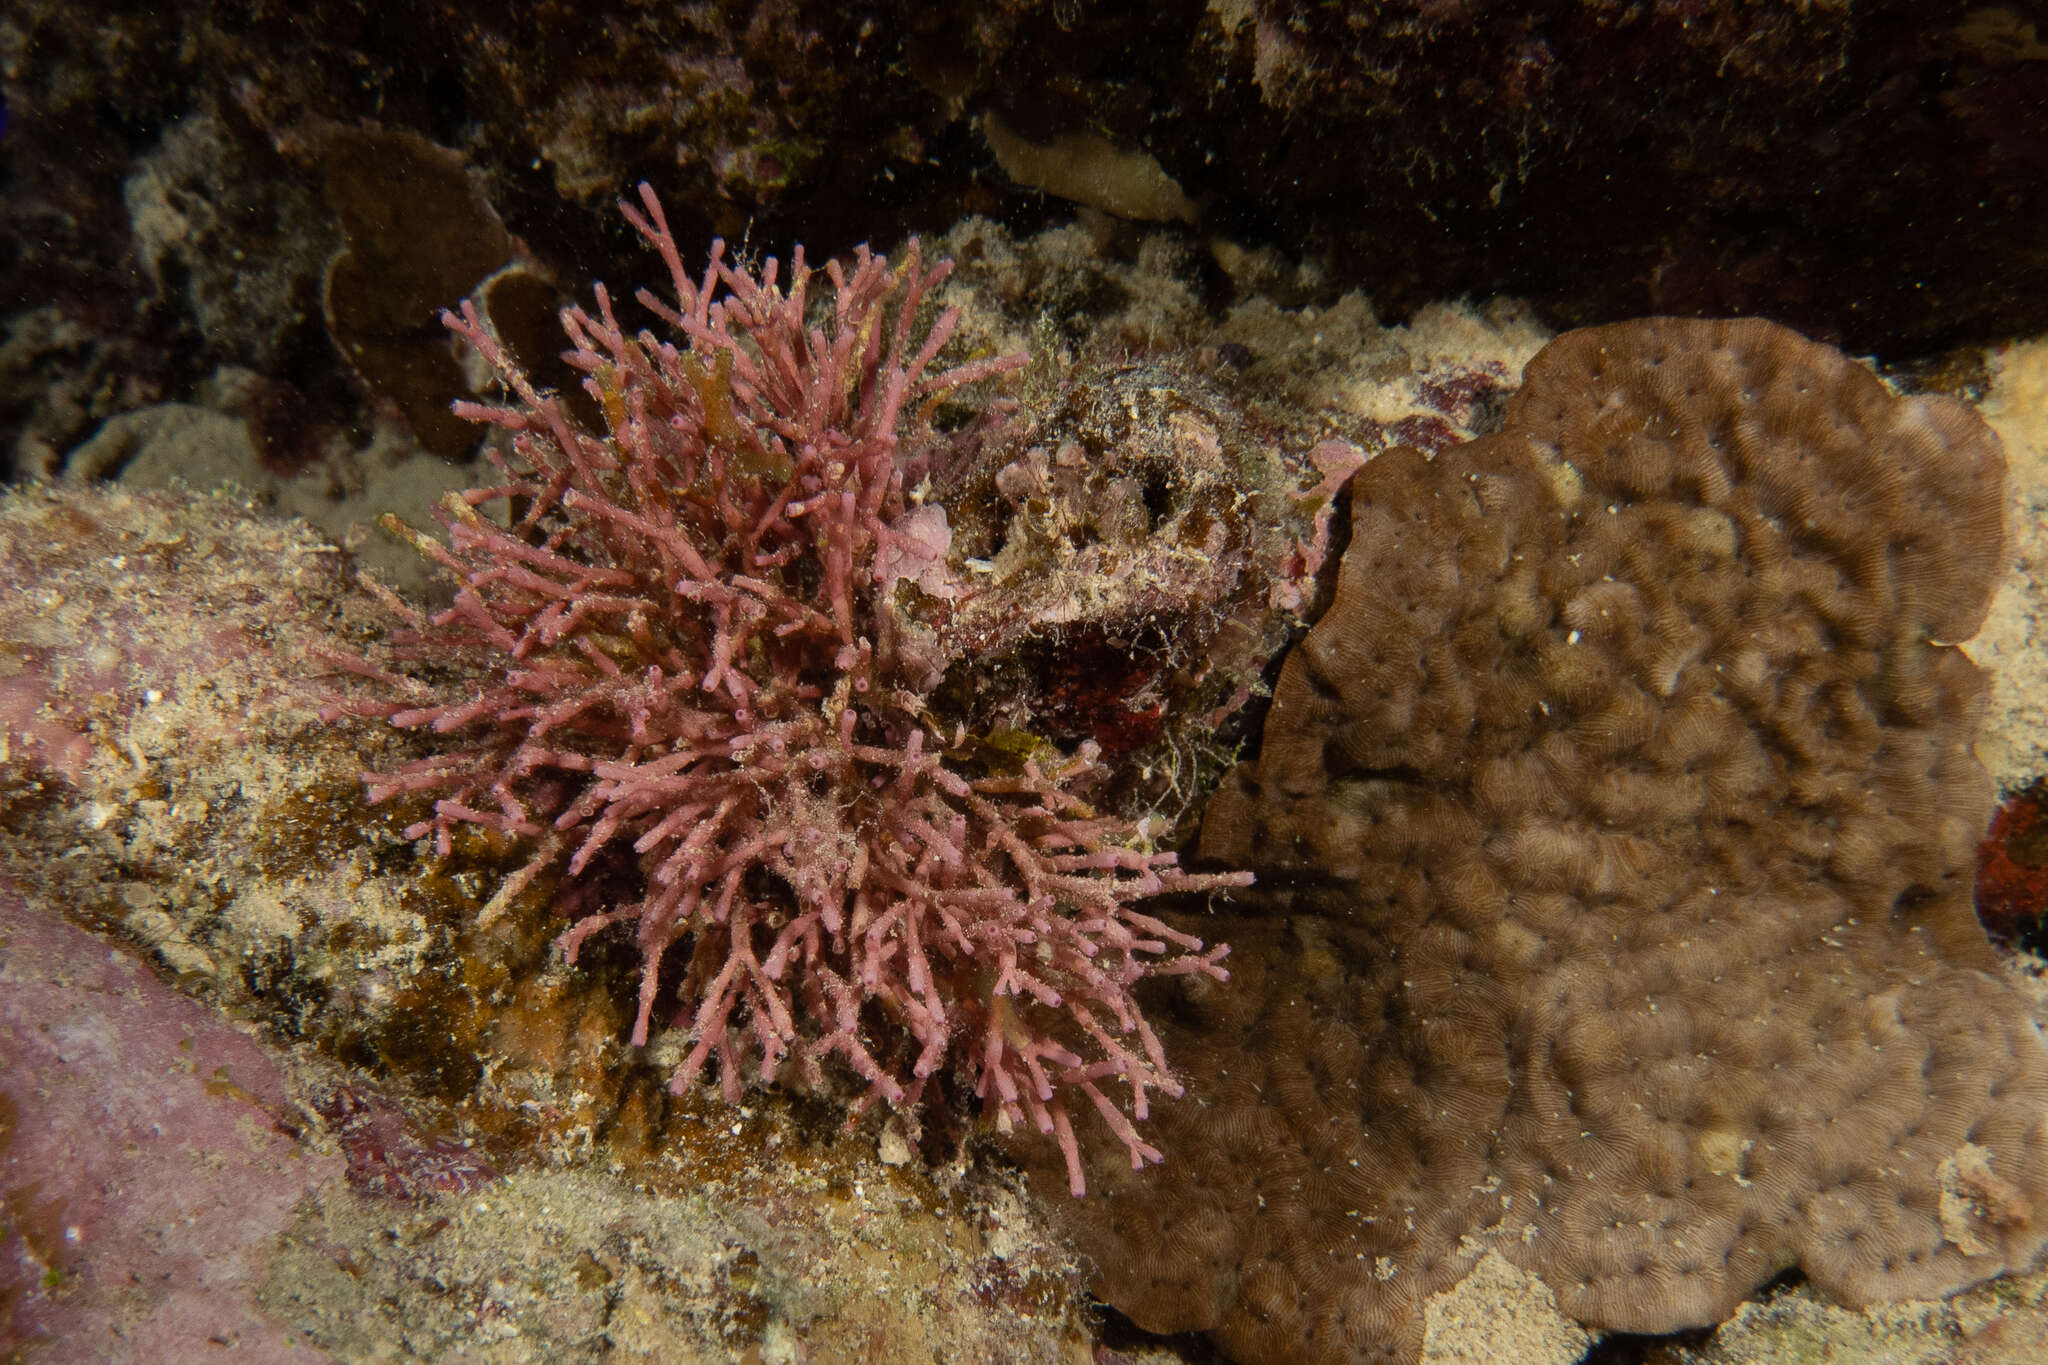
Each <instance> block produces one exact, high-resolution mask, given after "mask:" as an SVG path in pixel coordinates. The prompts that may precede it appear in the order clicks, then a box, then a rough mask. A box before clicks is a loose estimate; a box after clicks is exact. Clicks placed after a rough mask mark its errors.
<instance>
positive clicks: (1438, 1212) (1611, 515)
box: [1069, 320, 2048, 1361]
mask: <svg viewBox="0 0 2048 1365" xmlns="http://www.w3.org/2000/svg"><path fill="white" fill-rule="evenodd" d="M2003 474H2004V458H2003V454H2002V452H2001V450H2000V448H1999V446H1998V443H1997V441H1996V439H1995V437H1993V436H1992V435H1991V434H1990V433H1989V432H1988V431H1987V430H1986V429H1985V428H1984V427H1983V425H1982V423H1981V422H1980V421H1979V420H1978V419H1977V418H1976V417H1975V416H1974V415H1973V414H1971V413H1970V412H1969V411H1968V410H1967V409H1965V408H1963V407H1962V406H1961V405H1960V404H1957V403H1955V402H1953V401H1951V400H1948V399H1945V398H1910V399H1899V398H1895V397H1893V396H1892V395H1891V394H1890V393H1889V392H1888V391H1887V390H1886V389H1885V388H1884V386H1883V385H1882V384H1881V383H1880V382H1879V381H1878V380H1877V379H1876V378H1875V377H1874V376H1873V375H1872V374H1871V373H1870V372H1869V371H1868V370H1866V369H1864V368H1863V367H1861V366H1860V365H1858V364H1856V363H1854V362H1852V361H1849V360H1848V359H1846V358H1844V357H1843V356H1841V355H1839V354H1838V353H1836V352H1834V351H1832V350H1829V349H1827V348H1825V347H1822V346H1818V345H1815V344H1813V343H1810V342H1808V341H1806V340H1804V339H1802V338H1800V337H1798V336H1797V335H1796V334H1794V333H1791V332H1789V331H1787V330H1785V329H1783V328H1780V327H1777V326H1775V325H1772V324H1768V323H1764V322H1760V321H1741V322H1724V323H1702V322H1687V321H1673V320H1651V321H1646V322H1641V323H1633V324H1625V325H1622V326H1617V327H1608V328H1601V329H1593V330H1588V331H1582V332H1575V333H1570V334H1568V335H1566V336H1564V337H1561V338H1559V339H1558V340H1557V341H1556V342H1554V343H1552V344H1551V345H1550V346H1548V347H1547V348H1545V350H1544V351H1543V352H1542V353H1541V354H1540V355H1539V356H1538V357H1537V358H1536V359H1535V360H1534V361H1533V362H1532V363H1531V364H1530V365H1529V367H1528V370H1527V374H1526V377H1525V384H1524V387H1523V388H1522V390H1521V391H1520V392H1519V394H1518V395H1517V396H1516V397H1515V398H1514V399H1513V400H1512V401H1511V402H1510V404H1509V406H1508V409H1507V412H1506V422H1505V426H1504V428H1503V430H1502V431H1501V432H1500V433H1499V434H1498V435H1496V436H1493V437H1489V438H1486V439H1482V440H1479V441H1475V442H1473V443H1471V444H1468V445H1464V446H1460V447H1455V448H1452V449H1450V450H1447V451H1445V452H1443V453H1441V454H1439V455H1438V456H1436V457H1435V458H1434V459H1433V460H1432V459H1428V458H1425V457H1424V456H1422V455H1421V454H1420V453H1418V452H1416V451H1413V450H1401V449H1397V450H1394V451H1390V452H1388V453H1387V454H1385V455H1382V456H1379V457H1378V458H1376V459H1374V460H1373V461H1372V462H1370V463H1369V464H1368V465H1366V466H1365V468H1364V469H1363V470H1362V471H1361V472H1360V473H1359V474H1358V475H1357V477H1356V478H1355V480H1354V482H1353V489H1352V502H1351V528H1350V543H1349V547H1348V549H1347V550H1346V551H1345V553H1344V556H1343V559H1342V561H1341V565H1340V568H1339V571H1338V581H1337V586H1336V593H1335V598H1334V603H1333V605H1332V606H1331V608H1330V609H1329V611H1328V612H1327V614H1326V615H1325V616H1324V617H1323V619H1322V620H1321V621H1320V623H1319V624H1318V625H1317V626H1316V627H1315V628H1314V630H1313V631H1311V633H1310V634H1309V636H1308V637H1307V639H1306V640H1305V641H1304V642H1303V643H1302V645H1301V646H1299V647H1298V648H1297V649H1296V650H1295V651H1294V653H1293V654H1292V655H1291V656H1290V657H1289V659H1288V661H1287V663H1286V666H1285V669H1284V671H1283V673H1282V676H1281V679H1280V683H1279V685H1278V687H1277V689H1276V695H1275V699H1274V703H1273V708H1272V711H1271V713H1270V714H1269V717H1268V719H1267V723H1266V730H1265V737H1264V744H1263V749H1262V752H1261V753H1260V755H1259V757H1258V758H1257V760H1256V761H1254V762H1252V763H1248V764H1245V765H1243V766H1242V767H1240V768H1239V769H1238V770H1237V772H1236V774H1235V776H1234V779H1233V780H1232V781H1231V782H1229V783H1227V784H1226V786H1225V788H1224V789H1223V790H1222V791H1221V792H1220V793H1219V794H1218V795H1217V796H1216V797H1215V798H1214V800H1213V801H1212V804H1211V806H1210V808H1209V810H1208V812H1207V815H1206V819H1205V824H1204V828H1203V836H1202V852H1203V853H1204V854H1205V855H1206V856H1209V857H1213V858H1218V859H1222V860H1225V861H1227V862H1230V863H1232V864H1235V865H1239V866H1251V867H1253V868H1256V869H1257V870H1258V874H1259V878H1260V882H1261V888H1262V889H1261V890H1260V891H1258V892H1255V893H1252V894H1253V895H1254V896H1257V897H1258V898H1259V899H1257V900H1255V901H1254V900H1248V901H1247V906H1246V913H1245V914H1244V915H1243V916H1242V917H1233V918H1227V919H1225V920H1224V924H1225V926H1226V927H1225V928H1224V929H1223V932H1224V933H1225V934H1226V935H1227V936H1228V937H1229V938H1231V939H1232V941H1233V942H1234V943H1236V944H1237V946H1238V951H1237V955H1236V957H1235V958H1234V959H1233V962H1234V965H1236V967H1237V970H1236V971H1235V972H1234V974H1233V979H1232V980H1231V981H1230V982H1229V983H1228V985H1227V986H1221V987H1219V986H1216V985H1215V984H1214V983H1207V982H1199V981H1190V982H1187V983H1174V984H1173V985H1171V986H1168V987H1164V988H1162V990H1161V994H1162V995H1170V996H1171V998H1170V999H1158V1000H1154V1001H1153V1005H1154V1007H1155V1014H1156V1015H1157V1016H1159V1017H1163V1018H1168V1019H1170V1020H1172V1023H1171V1025H1170V1026H1169V1027H1166V1028H1164V1029H1162V1034H1163V1036H1164V1037H1165V1038H1166V1041H1167V1045H1168V1046H1169V1047H1170V1048H1172V1049H1174V1051H1175V1055H1176V1056H1177V1057H1180V1058H1182V1059H1184V1061H1185V1063H1186V1065H1188V1067H1189V1068H1190V1069H1191V1071H1193V1072H1195V1073H1196V1074H1199V1075H1200V1076H1202V1078H1203V1081H1204V1083H1203V1085H1202V1086H1201V1087H1200V1088H1199V1090H1192V1091H1191V1092H1190V1095H1189V1096H1188V1097H1187V1098H1185V1099H1183V1100H1180V1101H1178V1102H1175V1103H1172V1104H1169V1105H1165V1106H1163V1107H1162V1110H1161V1112H1160V1113H1159V1115H1158V1120H1157V1124H1156V1129H1155V1131H1156V1132H1157V1133H1158V1135H1159V1136H1158V1141H1159V1145H1160V1146H1161V1148H1162V1149H1163V1150H1164V1151H1165V1152H1166V1153H1167V1156H1168V1160H1167V1162H1166V1164H1165V1165H1164V1166H1163V1167H1162V1168H1161V1169H1160V1170H1158V1171H1155V1172H1152V1173H1150V1175H1148V1177H1147V1178H1146V1179H1144V1180H1142V1181H1137V1180H1132V1179H1130V1178H1129V1177H1128V1176H1127V1175H1125V1174H1123V1173H1119V1172H1110V1171H1107V1170H1104V1171H1102V1172H1101V1173H1100V1177H1099V1185H1100V1194H1101V1197H1099V1198H1094V1199H1090V1200H1088V1201H1086V1202H1084V1203H1077V1204H1075V1205H1073V1206H1072V1208H1071V1209H1070V1210H1069V1216H1070V1219H1071V1221H1072V1222H1073V1224H1074V1226H1075V1229H1076V1232H1077V1234H1078V1236H1079V1238H1080V1240H1081V1243H1082V1245H1083V1248H1084V1250H1086V1251H1087V1252H1088V1253H1089V1254H1091V1255H1092V1256H1093V1257H1094V1259H1095V1261H1096V1264H1097V1268H1098V1275H1099V1288H1100V1290H1101V1292H1103V1293H1104V1295H1105V1297H1106V1298H1108V1300H1109V1301H1110V1302H1112V1303H1113V1304H1115V1305H1116V1306H1118V1307H1119V1308H1121V1309H1123V1310H1124V1311H1125V1312H1127V1313H1128V1314H1130V1315H1131V1317H1132V1318H1133V1319H1135V1320H1136V1321H1137V1322H1139V1323H1140V1324H1141V1325H1143V1326H1145V1327H1148V1328H1151V1329H1154V1330H1162V1331H1177V1330H1189V1329H1205V1330H1207V1331H1209V1332H1210V1333H1212V1334H1213V1335H1214V1337H1215V1338H1216V1339H1217V1340H1218V1341H1219V1342H1220V1343H1221V1344H1222V1345H1223V1347H1224V1348H1225V1349H1226V1350H1228V1351H1229V1352H1231V1353H1232V1354H1233V1355H1234V1356H1236V1357H1238V1358H1241V1359H1243V1360H1246V1361H1355V1360H1368V1359H1393V1360H1407V1359H1413V1358H1414V1357H1415V1356H1416V1354H1417V1352H1418V1350H1419V1349H1420V1347H1421V1338H1422V1330H1423V1329H1422V1323H1421V1315H1420V1304H1421V1302H1422V1300H1423V1299H1424V1298H1425V1297H1426V1296H1427V1295H1430V1294H1432V1293H1434V1292H1436V1291H1438V1290H1441V1289H1443V1288H1445V1287H1446V1286H1448V1285H1450V1284H1453V1283H1455V1282H1456V1281H1457V1280H1459V1279H1460V1278H1461V1277H1462V1276H1463V1275H1464V1274H1465V1273H1466V1272H1467V1271H1468V1270H1469V1269H1470V1268H1471V1267H1472V1265H1473V1264H1474V1263H1475V1261H1476V1259H1477V1258H1478V1257H1479V1256H1480V1255H1481V1254H1482V1253H1484V1252H1486V1251H1487V1250H1489V1249H1493V1250H1498V1251H1499V1252H1500V1253H1501V1254H1502V1255H1503V1256H1505V1257H1506V1258H1507V1259H1508V1260H1509V1261H1510V1262H1512V1263H1514V1264H1515V1265H1518V1266H1520V1267H1522V1268H1523V1269H1526V1270H1529V1271H1532V1272H1534V1273H1536V1274H1537V1275H1539V1276H1540V1277H1541V1278H1542V1279H1543V1280H1544V1281H1545V1282H1546V1284H1547V1285H1548V1286H1549V1288H1550V1289H1551V1290H1552V1291H1553V1292H1554V1293H1555V1294H1556V1296H1557V1299H1558V1301H1559V1304H1560V1306H1561V1307H1562V1308H1563V1309H1564V1311H1565V1312H1566V1313H1568V1314H1569V1315H1571V1316H1573V1317H1576V1318H1578V1319H1580V1320H1581V1321H1583V1322H1585V1323H1588V1324H1591V1325H1596V1326H1600V1327H1605V1328H1611V1329H1619V1330H1626V1331H1637V1332H1659V1331H1669V1330H1672V1329H1676V1328H1682V1327H1688V1326H1697V1325H1703V1324H1708V1323H1713V1322H1716V1321H1719V1320H1721V1319H1722V1318H1724V1317H1726V1316H1727V1315H1728V1314H1729V1313H1731V1312H1732V1311H1733V1310H1734V1308H1735V1307H1736V1305H1738V1304H1739V1303H1740V1302H1741V1301H1742V1300H1743V1299H1744V1297H1745V1296H1747V1295H1748V1294H1749V1293H1750V1292H1751V1291H1753V1290H1754V1289H1755V1288H1756V1287H1757V1286H1758V1285H1760V1284H1762V1283H1763V1282H1764V1281H1765V1280H1767V1279H1769V1278H1770V1277H1771V1276H1773V1275H1774V1274H1776V1273H1778V1272H1779V1271H1781V1270H1784V1269H1786V1268H1788V1267H1794V1266H1796V1267H1798V1268H1800V1269H1801V1270H1803V1271H1804V1272H1805V1273H1806V1274H1807V1275H1808V1276H1809V1277H1810V1279H1811V1280H1812V1282H1813V1283H1814V1284H1815V1285H1816V1287H1818V1288H1819V1289H1821V1290H1822V1291H1823V1292H1825V1293H1827V1294H1828V1295H1830V1296H1831V1297H1834V1298H1836V1299H1838V1300H1841V1301H1843V1302H1846V1303H1849V1304H1865V1303H1871V1302H1875V1301H1881V1300H1891V1299H1897V1298H1902V1297H1909V1296H1925V1295H1933V1294H1939V1293H1942V1292H1945V1291H1949V1290H1953V1289H1955V1288H1957V1287H1959V1286H1962V1285H1966V1284H1969V1283H1972V1282H1975V1281H1978V1280H1981V1279H1984V1278H1987V1277H1989V1276H1992V1275H1995V1274H1998V1273H1999V1272H2001V1271H2003V1270H2006V1269H2008V1268H2012V1267H2019V1266H2026V1265H2029V1264H2031V1263H2033V1262H2034V1261H2036V1260H2037V1259H2038V1258H2039V1255H2040V1252H2041V1249H2042V1245H2043V1238H2044V1231H2048V1131H2044V1130H2048V1122H2044V1114H2048V1052H2044V1049H2043V1046H2042V1041H2041V1037H2040V1034H2039V1030H2038V1029H2037V1027H2036V1026H2035V1024H2034V1023H2033V1022H2032V1021H2031V1019H2030V1017H2029V1016H2028V1015H2027V1013H2026V1012H2025V1009H2024V1007H2023V1005H2022V1003H2021V1001H2020V999H2019V997H2018V996H2017V995H2016V993H2015V992H2014V991H2013V990H2012V989H2011V988H2010V987H2009V986H2008V985H2007V984H2006V983H2005V982H2004V981H2003V980H2002V979H2001V978H2000V977H1999V976H1998V975H1997V974H1996V972H1995V963H1994V959H1993V957H1992V954H1991V951H1990V949H1989V946H1988V944H1987V941H1986V939H1985V937H1984V934H1983V931H1982V930H1981V929H1980V928H1979V927H1978V925H1977V923H1976V920H1975V918H1974V917H1973V915H1972V913H1971V906H1970V885H1971V879H1972V871H1973V850H1974V843H1975V840H1976V839H1977V837H1978V836H1979V835H1980V834H1981V832H1982V830H1983V827H1984V824H1985V822H1986V820H1987V818H1988V816H1989V814H1990V798H1991V790H1990V785H1989V782H1988V780H1987V779H1986V777H1985V774H1984V771H1983V769H1982V767H1981V766H1980V765H1979V764H1978V762H1977V760H1976V758H1975V757H1974V755H1973V754H1972V752H1971V748H1970V745H1971V742H1972V739H1973V737H1974V734H1975V730H1976V726H1977V720H1978V716H1979V713H1980V710H1981V707H1982V704H1983V696H1984V679H1983V676H1982V674H1981V673H1980V671H1979V670H1978V669H1977V668H1976V667H1975V665H1973V664H1972V663H1971V662H1970V660H1969V659H1968V658H1967V657H1965V656H1964V654H1963V653H1962V652H1961V651H1960V650H1958V649H1956V648H1953V647H1951V646H1949V645H1945V644H1942V643H1940V642H1941V641H1947V640H1956V639H1961V638H1967V637H1968V636H1969V634H1970V633H1971V632H1972V631H1973V630H1974V629H1976V627H1977V625H1978V623H1979V622H1980V621H1981V619H1982V616H1983V613H1984V610H1985V606H1986V602H1987V600H1988V598H1989V595H1990V590H1991V580H1992V575H1993V573H1994V572H1995V570H1996V568H1997V567H1998V561H1999V552H2000V545H2001V528H2000V516H2001V484H2002V478H2003ZM1204 923H1205V925H1211V926H1213V925H1214V924H1215V923H1216V921H1215V920H1205V921H1204Z"/></svg>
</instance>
